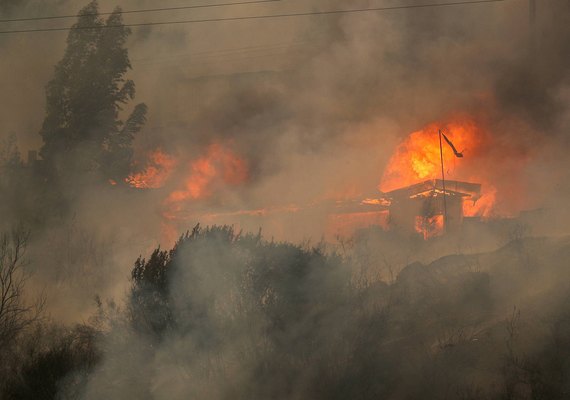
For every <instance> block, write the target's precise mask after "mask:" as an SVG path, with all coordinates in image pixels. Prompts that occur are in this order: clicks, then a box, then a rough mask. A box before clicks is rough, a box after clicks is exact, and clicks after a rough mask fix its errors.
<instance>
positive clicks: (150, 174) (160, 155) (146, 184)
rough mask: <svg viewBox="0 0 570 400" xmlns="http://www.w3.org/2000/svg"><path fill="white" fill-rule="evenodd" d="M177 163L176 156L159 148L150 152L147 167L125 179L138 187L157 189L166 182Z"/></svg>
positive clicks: (132, 185)
mask: <svg viewBox="0 0 570 400" xmlns="http://www.w3.org/2000/svg"><path fill="white" fill-rule="evenodd" d="M176 164H177V161H176V159H175V158H174V157H172V156H170V155H168V154H166V153H164V152H163V151H162V150H161V149H157V150H155V151H153V152H152V153H150V155H149V157H148V162H147V166H146V168H145V169H144V170H143V171H141V172H139V173H136V174H131V175H129V176H128V177H127V178H126V179H125V181H126V182H127V183H128V184H129V185H130V186H131V187H134V188H137V189H156V188H159V187H162V186H163V185H164V184H165V182H166V181H167V180H168V178H169V177H170V175H171V174H172V172H173V171H174V168H175V167H176Z"/></svg>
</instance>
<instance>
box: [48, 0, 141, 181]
mask: <svg viewBox="0 0 570 400" xmlns="http://www.w3.org/2000/svg"><path fill="white" fill-rule="evenodd" d="M120 11H121V10H120V8H116V9H115V11H114V13H113V14H111V15H110V16H109V17H108V18H107V20H105V21H104V20H103V19H102V18H101V17H100V16H99V15H98V4H97V1H92V2H91V3H89V4H88V5H87V6H86V7H84V8H83V9H82V10H81V11H80V13H79V16H78V21H77V23H76V24H75V25H74V26H73V28H74V29H72V30H71V31H70V33H69V36H68V38H67V49H66V51H65V55H64V57H63V59H62V60H61V61H60V62H59V63H58V64H57V66H56V67H55V73H54V76H53V78H52V80H51V81H50V82H49V83H48V85H47V88H46V117H45V119H44V122H43V126H42V129H41V132H40V134H41V136H42V138H43V141H44V145H43V147H42V149H41V152H40V154H41V156H42V157H43V159H44V160H45V161H46V162H47V163H48V165H49V166H50V167H51V170H52V171H54V172H56V173H57V175H58V176H62V177H69V176H70V175H71V176H73V175H74V174H79V175H82V176H84V175H85V174H92V175H95V176H99V177H101V178H103V179H105V180H107V179H113V180H115V181H117V182H120V181H122V178H124V177H125V176H126V175H128V172H129V167H130V164H131V158H132V141H133V138H134V135H135V134H136V133H137V132H138V131H140V129H141V128H142V126H143V125H144V123H145V120H146V113H147V107H146V105H145V104H142V103H141V104H138V105H136V106H135V107H134V110H133V112H132V113H131V114H130V116H129V117H128V118H127V119H126V121H123V120H121V119H120V112H121V111H122V109H123V106H124V105H125V104H127V103H128V102H129V101H130V100H132V99H133V98H134V96H135V84H134V82H133V81H132V80H128V79H126V78H125V74H126V73H127V71H128V70H129V69H130V68H131V64H130V61H129V56H128V51H127V49H126V47H125V44H126V40H127V37H128V36H129V34H130V29H129V28H127V27H125V26H124V25H123V23H122V16H121V13H120ZM91 28H92V29H91Z"/></svg>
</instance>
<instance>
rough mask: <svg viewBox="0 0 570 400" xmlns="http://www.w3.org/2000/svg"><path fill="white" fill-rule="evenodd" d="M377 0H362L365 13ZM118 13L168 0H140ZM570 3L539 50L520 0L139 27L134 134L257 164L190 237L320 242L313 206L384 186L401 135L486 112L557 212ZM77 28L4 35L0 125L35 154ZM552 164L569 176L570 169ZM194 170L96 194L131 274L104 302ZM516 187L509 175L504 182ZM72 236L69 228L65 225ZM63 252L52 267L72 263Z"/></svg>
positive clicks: (80, 211)
mask: <svg viewBox="0 0 570 400" xmlns="http://www.w3.org/2000/svg"><path fill="white" fill-rule="evenodd" d="M394 4H396V2H390V3H388V4H387V5H394ZM83 5H84V4H83V3H82V2H80V1H58V2H49V4H48V2H44V1H39V0H28V1H20V2H17V1H12V2H3V3H2V5H1V7H2V8H1V9H0V12H1V13H2V14H1V15H2V16H3V18H4V17H6V18H10V17H13V18H16V17H19V16H41V15H57V14H67V13H71V14H73V13H75V12H77V10H78V9H80V8H81V7H82V6H83ZM169 5H170V4H169ZM174 5H177V4H174ZM377 5H378V4H377V2H374V1H362V2H358V5H356V4H354V5H350V7H357V6H358V7H374V6H377ZM115 6H116V3H114V2H113V1H107V0H105V1H101V2H100V9H101V11H111V10H112V9H113V7H115ZM121 7H123V8H124V9H126V10H129V9H137V8H147V7H156V4H154V3H153V2H150V1H128V2H122V3H121ZM345 7H349V5H347V4H346V2H343V1H335V2H327V3H323V2H322V1H318V0H313V1H291V2H289V1H287V2H285V1H284V2H277V3H274V4H273V3H272V4H266V5H242V6H235V7H224V8H217V9H208V10H193V11H189V12H187V13H186V12H184V13H182V12H181V13H180V14H176V13H175V14H171V13H153V14H144V15H128V16H126V17H125V20H126V21H127V22H148V21H158V20H170V19H177V18H189V19H190V18H192V19H194V18H209V17H212V16H221V17H224V16H239V15H254V14H263V13H268V14H269V13H281V12H283V13H286V12H293V11H297V10H303V11H307V10H325V9H334V8H345ZM567 7H568V4H567V2H565V1H562V0H553V1H551V2H548V4H544V3H541V4H539V7H538V15H537V29H536V32H537V33H536V42H537V45H536V47H535V48H534V50H532V49H531V48H530V45H529V43H530V39H529V33H530V28H529V23H528V10H527V4H526V3H525V2H511V1H505V2H500V3H493V4H484V5H465V6H457V7H451V6H447V7H437V8H426V9H412V10H393V11H385V12H370V13H356V14H350V15H348V14H347V15H336V16H311V17H299V18H282V19H271V20H249V21H234V22H219V23H204V24H190V25H173V26H160V27H140V28H134V29H133V33H132V35H131V37H130V39H129V43H128V47H129V51H130V57H131V61H132V66H133V70H132V71H131V73H130V77H131V78H132V79H133V80H134V81H135V83H136V85H137V97H136V100H137V101H144V102H146V103H147V104H148V106H149V109H150V115H149V121H148V124H147V126H146V127H145V128H144V130H143V132H142V133H141V134H140V135H139V137H138V138H137V141H136V148H137V157H138V160H139V162H140V163H141V165H144V162H145V161H146V156H147V152H148V151H150V150H152V149H155V148H162V149H164V150H165V151H167V152H169V153H172V154H175V155H176V156H177V157H179V159H180V164H181V165H186V164H188V163H189V162H191V161H192V160H195V159H196V158H197V157H200V156H201V155H203V154H204V152H205V151H206V149H207V148H208V146H209V145H210V144H211V143H213V142H221V143H229V144H230V145H231V148H232V149H233V151H234V152H235V153H236V154H238V155H239V156H240V157H242V158H243V159H244V160H245V161H246V163H247V166H248V171H249V173H248V179H247V181H246V182H245V183H244V184H243V185H240V186H237V187H228V188H225V187H222V188H219V190H218V191H217V193H216V194H215V195H214V196H212V197H211V198H209V199H207V200H206V201H205V202H202V203H199V204H194V203H190V204H189V205H188V207H187V208H188V210H187V217H186V218H183V220H182V221H181V222H178V223H177V225H176V227H175V228H176V229H178V230H183V229H186V228H188V227H189V226H192V225H193V224H194V223H196V222H199V221H200V220H204V219H205V220H206V222H211V223H229V224H238V225H239V226H242V227H244V228H245V229H246V230H254V231H255V230H257V229H258V227H260V226H262V227H263V229H264V232H265V233H266V235H267V236H269V237H271V236H275V237H277V238H279V239H290V240H294V241H300V240H309V239H310V240H313V241H316V240H317V241H318V240H319V239H320V238H321V237H322V235H324V234H325V233H326V230H327V225H328V224H330V220H329V215H328V213H329V209H327V207H326V206H322V207H305V206H307V205H309V204H313V203H315V202H318V201H320V200H322V199H330V198H338V197H343V196H345V197H350V196H352V195H355V194H356V195H360V194H365V193H366V194H368V193H374V192H375V191H376V187H377V185H378V183H379V181H380V177H381V174H382V170H383V167H384V166H385V165H386V163H387V161H388V159H389V157H390V156H391V155H392V153H393V151H394V149H395V146H396V145H397V143H398V141H399V140H400V139H401V138H402V137H404V136H405V135H406V134H408V133H409V132H411V131H413V130H415V129H418V128H421V127H422V126H424V125H425V124H427V123H429V122H431V121H434V120H442V119H445V118H447V117H448V116H449V115H453V114H454V113H457V112H465V113H468V114H471V115H474V116H475V117H477V118H479V116H482V117H481V119H482V120H484V121H485V124H486V125H487V126H488V128H489V129H490V130H491V131H492V134H493V135H494V136H495V137H496V138H497V140H496V143H498V144H501V145H504V146H505V147H504V148H507V149H508V153H509V154H513V153H515V154H522V155H523V156H528V157H530V162H529V163H527V164H526V165H525V167H524V171H523V172H522V173H521V176H522V178H520V179H521V180H522V182H523V184H524V185H523V186H524V187H525V188H528V192H527V194H528V196H534V197H536V199H537V200H536V201H535V202H533V204H538V205H549V206H557V205H558V204H560V203H562V202H563V201H564V199H565V198H566V197H565V195H566V192H567V191H568V190H569V189H570V188H567V187H566V184H564V183H563V182H564V178H565V174H564V173H563V172H559V171H562V170H563V169H564V168H563V167H564V166H565V163H566V162H565V158H566V157H564V154H565V149H566V138H565V132H567V129H568V123H569V116H568V115H569V113H568V107H567V105H568V101H567V100H568V96H569V90H568V68H567V65H568V59H567V57H568V54H570V52H568V51H565V50H566V48H567V46H568V43H570V41H569V40H567V39H568V36H569V30H568V23H567V18H568V13H567V12H566V11H567ZM62 23H63V22H62V21H44V22H41V24H40V23H39V22H26V23H18V24H16V23H9V24H2V26H3V29H17V28H19V27H22V26H25V27H36V26H46V27H51V26H60V25H61V24H62ZM66 23H71V21H68V22H66ZM65 36H66V34H65V33H50V34H33V33H30V34H14V35H1V36H0V50H1V51H2V54H5V55H6V56H3V57H1V59H0V87H2V90H1V95H0V96H2V97H1V98H2V104H3V107H1V108H0V120H1V121H2V125H1V126H0V135H2V137H4V136H7V135H9V134H10V133H15V134H16V135H17V137H18V141H19V145H20V149H21V150H22V152H23V153H24V154H25V151H26V150H28V149H37V148H39V147H40V145H41V141H40V138H39V135H37V132H38V131H39V129H40V126H41V122H42V119H43V115H44V92H43V88H44V85H45V84H46V82H47V81H48V80H49V79H50V76H51V74H52V72H53V65H55V64H56V63H57V61H58V60H59V59H60V58H61V56H62V54H63V50H64V48H65ZM531 51H533V52H534V53H530V52H531ZM504 148H502V147H500V146H497V147H494V148H492V149H489V154H493V157H492V158H491V159H490V161H488V162H487V164H490V165H493V163H495V162H496V160H502V159H503V158H504V157H502V154H503V153H504V152H505V150H504ZM499 165H500V163H499ZM486 168H487V167H486ZM552 171H557V172H556V174H554V175H556V176H553V174H552ZM185 173H186V170H185V169H183V168H182V169H181V170H180V171H178V172H177V173H176V174H175V175H174V176H175V178H176V179H174V181H173V182H171V183H170V184H169V185H167V187H166V188H165V189H164V190H162V191H161V190H157V191H151V190H149V191H144V192H140V193H117V192H116V191H113V190H112V188H109V189H108V190H101V189H100V188H97V189H90V188H85V190H84V191H83V194H82V196H81V197H80V198H79V199H78V200H77V203H76V204H74V215H75V217H74V218H75V221H76V222H74V223H75V224H76V226H80V227H82V228H81V229H86V230H88V231H89V233H88V235H91V237H92V238H93V240H94V241H95V242H97V243H103V242H105V241H107V240H114V241H115V242H116V243H118V244H117V246H116V248H117V250H116V251H117V254H112V255H109V257H110V259H112V260H114V261H112V262H111V261H109V262H106V265H113V266H116V268H110V270H111V271H112V272H110V273H109V279H108V280H106V282H108V283H109V284H107V283H105V282H103V283H100V284H98V285H94V286H93V289H92V290H91V291H90V294H95V292H97V293H106V290H107V289H108V290H109V293H112V294H114V295H117V296H119V295H120V293H121V291H122V290H124V286H121V285H118V287H115V284H114V283H113V282H116V281H117V280H120V279H121V277H123V278H124V277H126V276H127V274H128V269H129V267H130V262H129V261H128V260H132V258H133V256H134V255H136V254H146V253H148V251H149V250H150V249H152V248H153V246H154V245H156V244H158V243H159V242H161V241H162V242H164V240H165V239H164V235H163V230H164V219H163V215H162V211H163V210H162V202H163V201H164V198H165V197H166V196H167V195H168V191H171V190H176V188H178V187H180V185H181V181H182V180H183V179H184V175H185ZM509 180H511V178H510V177H504V178H502V180H499V182H504V183H505V184H506V183H508V181H509ZM555 195H556V196H555ZM291 205H293V206H300V207H301V208H303V209H302V210H301V211H297V212H274V213H272V212H269V213H266V214H262V216H258V215H249V214H248V215H242V214H236V213H235V212H234V211H236V210H258V209H272V207H273V208H276V209H280V208H283V207H286V206H291ZM204 214H206V215H210V214H216V215H217V216H216V217H208V216H204ZM70 229H72V230H73V229H76V228H70ZM77 229H79V228H77ZM57 231H58V233H57V234H54V236H56V237H58V236H59V235H63V233H62V232H60V231H61V230H60V229H59V228H58V229H57ZM113 235H115V236H113ZM43 236H44V235H42V237H43ZM45 236H46V237H50V236H51V235H50V234H49V233H47V234H46V235H45ZM108 238H111V239H108ZM113 238H115V239H113ZM38 241H39V242H41V243H42V245H41V246H39V248H44V249H50V248H51V247H50V245H45V243H46V242H45V240H44V239H43V238H42V239H38ZM62 242H64V241H62ZM47 243H49V241H48V242H47ZM65 243H66V246H67V245H69V242H65ZM121 244H122V245H121ZM71 245H72V244H71ZM100 245H101V246H103V245H102V244H100ZM45 251H48V250H43V251H40V250H38V256H37V258H38V259H44V257H42V254H45ZM78 251H79V252H81V251H80V250H78ZM52 259H53V260H54V261H53V262H51V261H50V262H48V264H50V265H52V264H53V265H52V266H51V267H46V268H45V271H51V270H53V269H57V268H59V267H57V265H61V264H62V263H61V262H60V261H57V258H52ZM96 259H97V258H96V257H95V258H94V260H96ZM82 262H83V263H84V264H85V263H87V264H96V263H97V262H98V261H85V260H84V261H82ZM72 264H73V263H72ZM70 268H71V267H70ZM48 274H49V273H48ZM56 275H57V274H56ZM110 287H111V288H112V289H109V288H110ZM78 309H79V310H82V309H83V307H82V306H81V307H78ZM78 312H79V314H81V312H80V311H78ZM61 314H65V312H63V313H61Z"/></svg>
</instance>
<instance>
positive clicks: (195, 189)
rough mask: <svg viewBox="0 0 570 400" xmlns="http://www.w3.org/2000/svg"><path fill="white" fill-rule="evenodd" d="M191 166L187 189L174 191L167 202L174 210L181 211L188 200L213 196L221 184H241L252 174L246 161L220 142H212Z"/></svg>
mask: <svg viewBox="0 0 570 400" xmlns="http://www.w3.org/2000/svg"><path fill="white" fill-rule="evenodd" d="M188 169H189V172H188V175H187V177H186V179H185V181H184V186H183V188H182V189H179V190H176V191H174V192H172V193H171V194H170V195H169V196H168V198H167V199H166V201H165V203H166V204H167V205H168V206H169V208H170V209H171V211H178V210H180V209H181V208H182V203H183V202H185V201H188V200H197V199H205V198H208V197H210V196H211V195H212V193H213V190H214V188H215V187H217V186H219V185H221V184H224V185H230V186H236V185H238V184H241V183H243V182H245V181H246V179H247V175H248V170H247V166H246V163H245V161H244V160H242V159H241V158H239V157H238V156H236V155H235V154H234V153H233V152H232V151H231V150H230V149H228V148H226V147H223V146H221V145H219V144H217V143H215V144H212V145H210V147H209V148H208V152H207V154H206V155H205V156H203V157H200V158H199V159H197V160H194V161H192V162H190V164H189V166H188Z"/></svg>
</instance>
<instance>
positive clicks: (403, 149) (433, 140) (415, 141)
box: [380, 118, 497, 231]
mask: <svg viewBox="0 0 570 400" xmlns="http://www.w3.org/2000/svg"><path fill="white" fill-rule="evenodd" d="M440 129H441V130H442V132H444V133H445V135H446V136H447V137H448V138H449V139H450V140H451V142H452V143H453V144H454V145H455V147H456V149H457V150H458V151H459V152H463V154H464V158H458V157H456V156H455V154H454V152H453V150H452V149H451V148H450V146H449V145H448V144H447V143H446V142H445V141H443V142H442V149H443V162H444V171H445V175H446V179H453V180H461V181H466V182H473V183H481V184H482V195H481V197H480V198H479V199H476V201H475V202H473V201H469V200H467V201H465V202H464V207H463V213H464V215H465V216H481V217H487V216H490V215H491V214H492V213H493V210H494V206H495V202H496V193H497V190H496V188H495V186H494V185H493V183H491V181H490V177H491V174H488V173H486V172H484V170H483V168H481V165H477V163H478V162H479V161H481V155H482V154H483V153H484V152H485V151H486V149H488V148H489V146H490V144H491V143H490V142H491V137H490V136H489V135H488V134H487V133H486V132H484V131H483V130H482V129H480V128H479V127H478V126H477V124H476V123H475V122H474V121H473V120H472V119H470V118H457V119H456V120H454V121H452V122H449V123H447V124H441V123H432V124H430V125H428V126H426V127H425V128H423V129H421V130H419V131H416V132H413V133H411V134H410V135H409V136H408V137H407V138H406V139H405V140H404V141H403V142H401V143H400V145H399V146H398V148H397V149H396V151H395V153H394V155H393V156H392V158H391V159H390V161H389V162H388V166H387V167H386V169H385V172H384V175H383V177H382V180H381V183H380V190H382V191H384V192H388V191H391V190H394V189H397V188H401V187H404V186H408V185H412V184H414V183H418V182H422V181H424V180H428V179H440V178H441V155H440V147H439V146H440V142H439V134H438V131H439V130H440ZM485 165H486V164H485ZM437 224H438V223H436V225H437ZM423 231H425V230H423Z"/></svg>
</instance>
